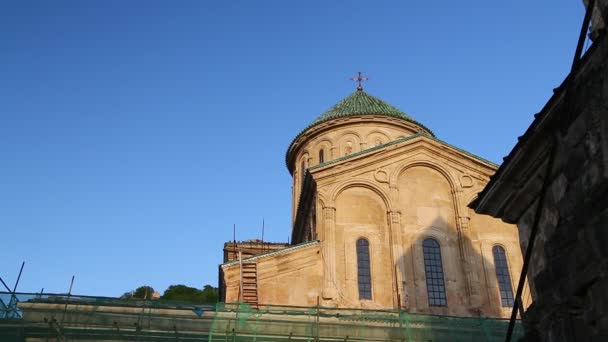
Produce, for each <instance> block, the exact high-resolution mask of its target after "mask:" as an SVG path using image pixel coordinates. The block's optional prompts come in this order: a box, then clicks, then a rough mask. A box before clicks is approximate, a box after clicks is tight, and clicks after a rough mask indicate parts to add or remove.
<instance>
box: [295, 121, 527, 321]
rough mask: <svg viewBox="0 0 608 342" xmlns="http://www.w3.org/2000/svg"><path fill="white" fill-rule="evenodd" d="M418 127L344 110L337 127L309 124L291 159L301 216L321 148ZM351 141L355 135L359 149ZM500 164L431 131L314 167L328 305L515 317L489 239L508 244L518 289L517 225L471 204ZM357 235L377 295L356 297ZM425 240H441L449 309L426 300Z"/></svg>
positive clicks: (340, 152) (391, 136)
mask: <svg viewBox="0 0 608 342" xmlns="http://www.w3.org/2000/svg"><path fill="white" fill-rule="evenodd" d="M420 131H421V130H420V129H416V127H414V126H412V125H409V124H408V125H401V124H400V123H396V122H395V121H394V120H392V119H390V118H388V119H387V118H373V119H371V120H369V121H367V122H366V121H365V120H363V119H362V118H347V119H342V121H341V124H340V125H336V124H335V123H334V128H332V129H330V130H322V129H319V130H317V131H312V132H309V133H308V136H307V137H306V138H307V139H308V140H306V139H302V141H301V142H300V146H299V148H298V149H297V150H296V151H295V153H296V155H297V157H296V158H293V160H294V161H296V162H297V164H294V165H293V169H294V170H295V172H294V203H293V207H294V220H295V214H296V212H295V210H296V208H297V207H298V202H297V201H298V200H299V193H300V191H301V184H300V183H301V181H302V179H301V172H302V171H301V170H302V166H304V167H305V168H308V167H313V166H315V165H317V164H318V163H319V159H318V151H319V150H320V149H321V148H322V149H323V150H324V151H328V150H329V151H331V154H330V156H331V157H330V158H328V156H327V154H325V161H329V160H332V159H335V158H340V157H344V156H348V155H349V154H353V153H356V152H359V151H361V150H364V149H366V148H370V147H373V146H375V142H374V141H375V140H376V139H378V140H379V141H378V143H382V144H383V143H386V142H389V141H393V140H395V139H398V138H400V137H408V136H411V135H413V134H415V133H418V132H420ZM347 141H351V142H353V144H352V146H353V149H352V150H351V149H350V146H351V145H350V144H346V142H347ZM347 148H348V149H347ZM495 171H496V166H495V165H493V164H491V163H489V162H486V161H484V160H481V159H479V158H477V157H474V156H471V155H469V154H467V153H466V152H464V151H460V150H458V149H455V148H453V147H451V146H449V145H447V144H445V143H442V142H440V141H437V140H435V139H431V138H429V137H424V136H419V137H413V138H412V139H408V140H405V141H403V142H401V143H398V144H394V145H390V146H387V147H384V148H381V149H378V150H374V151H369V152H367V153H363V154H361V155H355V156H352V157H351V158H346V159H344V160H342V161H339V162H337V163H332V164H330V165H327V166H320V167H316V168H315V167H313V168H312V169H310V172H311V174H312V176H313V179H314V180H315V182H316V186H317V197H316V198H317V203H316V206H317V208H316V212H317V222H316V229H317V232H318V237H319V239H320V240H321V246H322V247H321V250H322V253H321V256H322V258H323V270H321V271H320V272H321V274H322V275H323V290H322V295H323V296H322V297H323V304H324V305H328V306H339V307H360V308H395V307H397V306H400V307H402V308H404V309H406V310H409V311H411V312H420V313H430V314H443V315H457V316H476V315H479V314H482V315H485V316H494V317H508V316H509V315H510V308H503V307H502V305H501V301H500V293H499V290H498V282H497V278H496V273H495V268H494V259H493V254H492V247H494V246H495V245H500V246H502V247H503V248H504V249H505V251H506V254H507V257H508V264H509V268H510V276H511V282H512V290H513V292H515V290H516V286H517V281H518V277H519V272H520V270H521V266H522V257H521V253H520V249H519V240H518V233H517V229H516V227H515V226H513V225H509V224H505V223H503V222H501V221H500V220H496V219H493V218H491V217H489V216H482V215H477V214H475V213H474V212H473V211H472V210H470V209H469V208H468V207H467V204H468V203H470V202H471V201H472V200H474V199H475V196H476V194H477V193H478V192H479V191H481V189H482V188H483V187H484V186H485V184H486V183H487V182H488V180H489V177H490V176H491V175H492V174H494V172H495ZM358 238H366V239H367V240H368V241H369V242H370V254H371V273H372V292H373V295H372V300H359V298H358V297H359V296H358V283H357V255H356V247H355V243H356V240H357V239H358ZM426 238H433V239H435V240H436V241H438V242H439V244H440V246H441V254H442V263H443V272H444V281H445V286H446V296H447V306H445V307H438V306H429V304H428V297H427V287H426V275H425V267H424V266H425V265H424V255H423V248H422V242H423V241H424V239H426ZM526 291H527V289H526ZM526 293H529V292H525V293H524V294H526ZM397 294H398V295H397ZM524 300H525V302H526V305H527V304H528V303H529V302H530V298H529V297H526V296H524Z"/></svg>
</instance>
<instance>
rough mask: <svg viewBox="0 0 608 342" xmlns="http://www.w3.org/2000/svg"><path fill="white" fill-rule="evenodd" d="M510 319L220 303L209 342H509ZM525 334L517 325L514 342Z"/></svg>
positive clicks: (212, 324)
mask: <svg viewBox="0 0 608 342" xmlns="http://www.w3.org/2000/svg"><path fill="white" fill-rule="evenodd" d="M508 324H509V322H508V320H504V319H494V318H485V317H481V318H478V317H475V318H464V317H451V316H432V315H420V314H410V313H407V312H403V311H398V310H360V309H336V308H326V307H312V308H311V307H293V306H274V305H264V306H260V308H259V309H257V310H256V309H253V308H251V307H250V306H248V305H247V304H244V303H218V305H217V307H216V311H215V314H214V318H213V322H212V323H211V329H210V331H209V342H219V341H224V342H227V341H232V342H245V341H252V342H253V341H260V342H261V341H424V342H428V341H433V342H440V341H450V342H452V341H456V342H458V341H504V339H505V335H506V331H507V327H508ZM522 335H523V331H522V328H521V324H520V323H519V322H517V323H516V329H515V334H514V336H513V341H516V340H517V338H519V337H521V336H522Z"/></svg>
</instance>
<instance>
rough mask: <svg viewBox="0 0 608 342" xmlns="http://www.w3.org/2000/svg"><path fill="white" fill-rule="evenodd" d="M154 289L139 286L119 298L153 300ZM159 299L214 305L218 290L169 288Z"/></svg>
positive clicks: (207, 288)
mask: <svg viewBox="0 0 608 342" xmlns="http://www.w3.org/2000/svg"><path fill="white" fill-rule="evenodd" d="M153 294H154V289H153V288H152V287H151V286H147V285H144V286H140V287H138V288H136V289H135V290H133V291H129V292H125V293H124V294H123V295H122V296H120V298H122V299H130V298H138V299H153V297H152V295H153ZM160 299H164V300H179V301H184V302H193V303H216V302H217V301H218V299H219V294H218V289H217V288H215V287H213V286H211V285H205V286H204V287H203V289H202V290H200V289H197V288H194V287H189V286H186V285H171V286H169V287H168V288H167V289H166V290H165V292H164V293H163V295H162V296H161V297H160Z"/></svg>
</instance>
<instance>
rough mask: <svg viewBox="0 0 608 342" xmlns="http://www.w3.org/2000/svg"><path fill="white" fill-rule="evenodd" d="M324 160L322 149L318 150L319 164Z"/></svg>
mask: <svg viewBox="0 0 608 342" xmlns="http://www.w3.org/2000/svg"><path fill="white" fill-rule="evenodd" d="M324 161H325V152H323V149H321V150H319V164H321V163H322V162H324Z"/></svg>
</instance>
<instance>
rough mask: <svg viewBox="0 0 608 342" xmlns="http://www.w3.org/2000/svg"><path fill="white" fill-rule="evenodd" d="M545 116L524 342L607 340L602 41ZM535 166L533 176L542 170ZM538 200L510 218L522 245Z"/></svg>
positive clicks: (606, 111)
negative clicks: (551, 124)
mask: <svg viewBox="0 0 608 342" xmlns="http://www.w3.org/2000/svg"><path fill="white" fill-rule="evenodd" d="M603 38H604V39H603V41H602V42H596V44H600V45H598V46H596V50H595V51H593V55H592V56H591V57H592V58H589V59H588V60H587V61H586V63H589V65H587V66H586V67H585V69H584V72H582V73H581V74H579V75H577V76H576V77H575V78H574V79H573V80H572V81H573V82H572V83H571V84H570V85H565V86H566V87H571V88H568V89H566V90H563V91H565V92H566V93H565V95H564V96H565V100H564V101H563V102H562V103H561V104H560V105H559V106H558V107H556V108H554V109H553V110H552V113H549V114H550V115H552V116H555V118H556V130H555V131H556V132H557V150H556V153H557V154H556V158H555V163H554V167H553V168H552V172H551V178H550V179H551V181H550V182H551V183H550V186H549V189H548V192H547V195H546V197H545V203H544V205H543V211H542V216H541V219H540V222H539V232H538V235H537V237H536V239H537V240H536V241H535V248H534V252H533V255H532V261H531V264H530V268H529V270H528V271H529V272H528V277H529V280H530V281H531V285H532V293H533V297H534V304H533V305H532V306H531V307H530V308H529V309H528V311H527V312H526V313H525V316H524V324H525V326H526V328H527V337H526V338H525V339H524V340H525V341H608V39H607V37H606V36H605V35H604V37H603ZM543 173H544V171H540V172H539V173H538V174H543ZM537 205H538V203H535V204H534V205H532V206H531V207H530V208H528V210H527V211H526V212H525V214H524V215H522V216H521V217H520V219H519V221H518V227H519V229H520V234H521V241H522V250H523V251H525V247H526V245H527V243H528V237H529V234H530V228H531V225H532V221H533V219H532V218H533V217H534V213H535V211H536V206H537Z"/></svg>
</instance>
